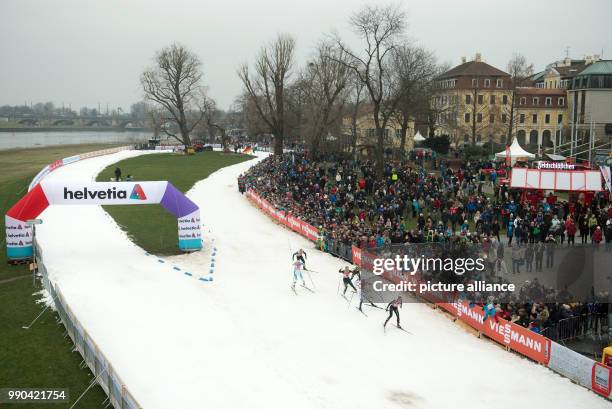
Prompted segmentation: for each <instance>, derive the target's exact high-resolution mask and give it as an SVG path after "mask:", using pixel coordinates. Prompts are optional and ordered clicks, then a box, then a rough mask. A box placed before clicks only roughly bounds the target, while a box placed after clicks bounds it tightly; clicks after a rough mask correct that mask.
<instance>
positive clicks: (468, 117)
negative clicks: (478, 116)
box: [465, 112, 470, 122]
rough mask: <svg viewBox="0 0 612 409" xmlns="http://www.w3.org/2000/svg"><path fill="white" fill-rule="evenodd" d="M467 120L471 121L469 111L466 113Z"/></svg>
mask: <svg viewBox="0 0 612 409" xmlns="http://www.w3.org/2000/svg"><path fill="white" fill-rule="evenodd" d="M465 122H470V113H469V112H466V113H465Z"/></svg>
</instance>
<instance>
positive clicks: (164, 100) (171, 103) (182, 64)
mask: <svg viewBox="0 0 612 409" xmlns="http://www.w3.org/2000/svg"><path fill="white" fill-rule="evenodd" d="M201 65H202V63H201V62H200V59H199V58H198V57H197V56H196V55H195V54H194V53H192V52H191V51H189V50H188V49H187V48H185V47H183V46H182V45H179V44H172V45H170V46H169V47H166V48H163V49H162V50H161V51H159V52H157V54H156V56H155V67H153V68H151V69H148V70H146V71H144V72H143V73H142V75H141V77H140V82H141V84H142V87H143V89H144V92H145V96H146V98H147V99H149V100H150V101H153V102H156V103H157V104H159V105H160V106H161V107H163V109H164V111H165V112H166V113H167V114H168V116H169V117H168V119H169V120H170V121H172V122H173V123H174V124H175V125H176V127H177V128H178V135H177V133H176V132H170V130H169V129H168V128H167V127H163V128H162V129H163V131H164V132H165V133H166V134H167V135H168V136H170V137H173V138H175V139H177V140H178V141H179V142H181V143H183V144H184V145H185V146H189V145H191V140H190V138H189V134H190V133H191V131H192V130H193V128H195V127H196V126H197V125H198V123H200V122H201V121H202V120H203V118H204V112H203V111H202V106H201V103H202V100H203V99H204V98H203V97H204V87H203V86H202V84H201V81H202V70H201Z"/></svg>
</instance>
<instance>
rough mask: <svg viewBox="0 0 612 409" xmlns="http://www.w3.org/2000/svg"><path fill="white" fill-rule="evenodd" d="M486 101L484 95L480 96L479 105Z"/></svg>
mask: <svg viewBox="0 0 612 409" xmlns="http://www.w3.org/2000/svg"><path fill="white" fill-rule="evenodd" d="M483 101H484V95H478V103H479V104H482V103H483Z"/></svg>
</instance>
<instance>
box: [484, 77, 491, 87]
mask: <svg viewBox="0 0 612 409" xmlns="http://www.w3.org/2000/svg"><path fill="white" fill-rule="evenodd" d="M484 82H485V88H489V87H490V86H491V80H490V79H488V78H486V79H485V80H484Z"/></svg>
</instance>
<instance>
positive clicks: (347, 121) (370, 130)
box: [342, 105, 415, 154]
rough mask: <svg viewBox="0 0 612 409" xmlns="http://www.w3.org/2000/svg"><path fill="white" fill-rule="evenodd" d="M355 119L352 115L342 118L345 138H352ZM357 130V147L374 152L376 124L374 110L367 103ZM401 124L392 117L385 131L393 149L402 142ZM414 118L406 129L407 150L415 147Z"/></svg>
mask: <svg viewBox="0 0 612 409" xmlns="http://www.w3.org/2000/svg"><path fill="white" fill-rule="evenodd" d="M352 123H353V119H352V117H350V116H347V117H344V118H343V120H342V126H343V134H344V136H345V138H350V136H351V135H352V126H353V125H352ZM355 132H356V135H357V141H356V147H357V150H358V151H359V152H360V153H363V154H372V153H373V152H374V149H375V147H376V144H377V136H376V125H375V124H374V117H373V115H372V110H371V108H370V107H368V106H367V105H366V106H364V107H363V108H362V109H361V110H360V112H359V114H358V115H357V118H356V121H355ZM401 132H402V130H401V126H400V124H399V123H398V122H397V121H396V120H395V118H393V117H392V118H390V119H389V121H388V122H387V126H386V127H385V130H384V132H383V137H384V139H385V146H386V147H388V148H392V149H397V148H399V147H400V144H401ZM414 133H415V131H414V120H410V121H409V122H408V128H407V131H406V146H405V149H406V151H410V150H411V149H412V148H413V147H414V141H413V137H414Z"/></svg>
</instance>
